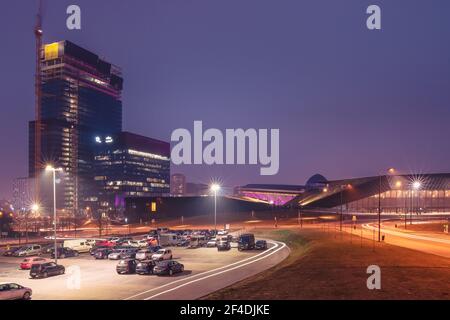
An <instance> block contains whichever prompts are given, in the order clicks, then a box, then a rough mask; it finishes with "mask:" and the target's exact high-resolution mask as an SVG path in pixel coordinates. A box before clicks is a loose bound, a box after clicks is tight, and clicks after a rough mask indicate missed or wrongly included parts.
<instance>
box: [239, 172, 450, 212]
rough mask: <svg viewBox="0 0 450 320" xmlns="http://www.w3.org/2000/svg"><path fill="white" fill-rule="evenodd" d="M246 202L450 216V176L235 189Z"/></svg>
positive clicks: (317, 180) (318, 180) (317, 178)
mask: <svg viewBox="0 0 450 320" xmlns="http://www.w3.org/2000/svg"><path fill="white" fill-rule="evenodd" d="M236 192H237V194H238V195H239V196H240V197H243V198H245V199H247V200H249V199H253V200H254V201H262V202H266V203H270V204H273V205H277V206H289V207H298V208H305V209H316V208H317V209H319V208H320V209H331V208H338V207H341V206H343V207H345V209H346V210H350V211H357V212H377V211H378V205H379V201H378V198H379V197H380V198H381V208H382V211H383V212H390V213H404V212H411V211H412V212H417V213H423V212H450V173H434V174H409V175H397V174H392V175H382V176H373V177H363V178H349V179H342V180H327V179H326V178H325V177H324V176H322V175H320V174H316V175H313V176H312V177H311V178H310V179H308V181H307V182H306V184H305V185H304V186H300V185H297V186H292V185H287V186H284V185H254V184H249V185H246V186H242V187H239V188H237V189H236Z"/></svg>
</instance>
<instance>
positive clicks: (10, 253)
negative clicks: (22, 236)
mask: <svg viewBox="0 0 450 320" xmlns="http://www.w3.org/2000/svg"><path fill="white" fill-rule="evenodd" d="M21 248H22V247H12V248H9V249H8V250H6V251H5V252H3V256H5V257H10V256H14V255H15V253H16V252H17V251H18V250H19V249H21Z"/></svg>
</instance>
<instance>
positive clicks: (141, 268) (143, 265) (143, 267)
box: [136, 260, 156, 275]
mask: <svg viewBox="0 0 450 320" xmlns="http://www.w3.org/2000/svg"><path fill="white" fill-rule="evenodd" d="M155 266H156V262H155V261H153V260H141V261H139V262H138V263H137V265H136V273H137V274H141V275H143V274H153V269H154V268H155Z"/></svg>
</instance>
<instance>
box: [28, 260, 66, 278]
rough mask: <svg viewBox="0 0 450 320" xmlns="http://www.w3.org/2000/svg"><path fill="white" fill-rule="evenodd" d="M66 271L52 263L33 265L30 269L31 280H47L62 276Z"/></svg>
mask: <svg viewBox="0 0 450 320" xmlns="http://www.w3.org/2000/svg"><path fill="white" fill-rule="evenodd" d="M65 272H66V269H65V268H64V266H62V265H60V264H56V263H54V262H46V263H42V264H33V265H32V266H31V269H30V276H31V278H47V277H49V276H56V275H60V274H64V273H65Z"/></svg>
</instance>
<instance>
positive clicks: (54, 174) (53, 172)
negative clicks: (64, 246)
mask: <svg viewBox="0 0 450 320" xmlns="http://www.w3.org/2000/svg"><path fill="white" fill-rule="evenodd" d="M45 171H51V172H52V178H53V227H54V240H55V263H58V246H57V243H56V172H57V171H58V172H60V171H62V168H57V169H55V167H53V166H51V165H47V167H45Z"/></svg>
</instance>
